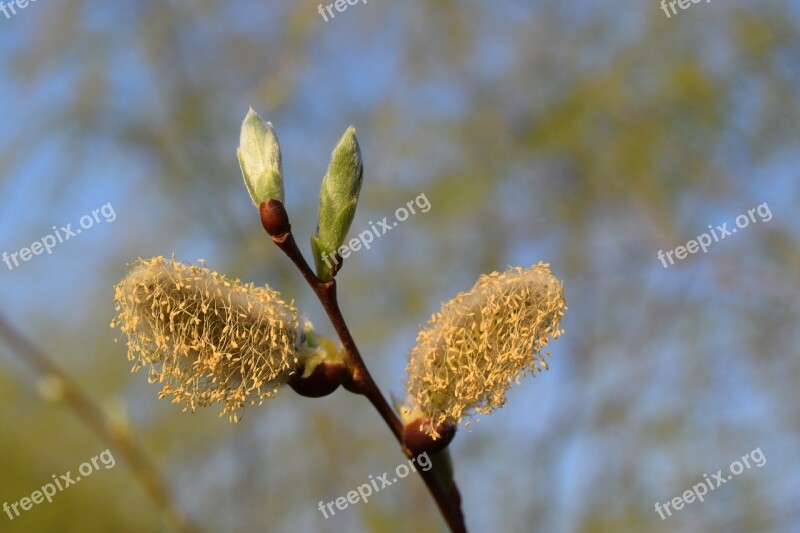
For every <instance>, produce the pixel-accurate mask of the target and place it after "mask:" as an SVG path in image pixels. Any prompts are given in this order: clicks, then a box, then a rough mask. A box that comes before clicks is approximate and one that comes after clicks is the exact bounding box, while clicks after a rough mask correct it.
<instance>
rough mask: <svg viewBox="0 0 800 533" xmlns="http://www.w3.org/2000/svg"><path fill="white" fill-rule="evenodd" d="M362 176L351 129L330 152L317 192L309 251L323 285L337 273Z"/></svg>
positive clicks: (358, 149) (356, 143)
mask: <svg viewBox="0 0 800 533" xmlns="http://www.w3.org/2000/svg"><path fill="white" fill-rule="evenodd" d="M363 176H364V166H363V163H362V160H361V149H360V148H359V146H358V139H356V129H355V128H354V127H353V126H350V127H349V128H347V131H345V132H344V135H342V138H341V139H340V140H339V143H338V144H337V145H336V148H334V149H333V153H332V154H331V162H330V165H329V166H328V172H327V173H326V174H325V177H324V178H323V179H322V185H321V187H320V191H319V217H318V221H317V231H316V232H315V233H314V235H313V236H312V237H311V248H312V251H313V254H314V261H315V263H316V266H317V276H318V277H319V278H320V279H321V280H323V281H328V280H330V279H331V278H333V276H334V275H335V274H336V271H337V270H338V268H337V267H338V263H339V261H340V260H341V259H340V258H338V257H337V255H336V252H337V250H338V249H339V247H340V246H341V245H342V243H343V242H344V240H345V238H346V237H347V232H348V230H349V229H350V224H351V223H352V222H353V217H354V216H355V214H356V206H357V205H358V194H359V192H361V181H362V178H363Z"/></svg>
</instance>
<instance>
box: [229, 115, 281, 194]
mask: <svg viewBox="0 0 800 533" xmlns="http://www.w3.org/2000/svg"><path fill="white" fill-rule="evenodd" d="M236 155H237V157H238V158H239V166H240V167H241V169H242V176H243V177H244V184H245V185H246V186H247V191H248V192H249V193H250V198H251V199H252V200H253V203H254V204H255V205H256V207H258V206H259V205H261V204H262V203H263V202H267V201H269V200H278V201H280V202H283V170H282V168H281V147H280V145H279V144H278V137H277V136H276V135H275V130H274V129H273V128H272V123H270V122H266V121H264V120H263V119H262V118H261V117H260V116H259V115H258V113H256V112H255V111H254V110H253V108H252V107H251V108H250V111H248V112H247V116H246V117H244V121H243V122H242V131H241V135H240V137H239V149H238V150H236Z"/></svg>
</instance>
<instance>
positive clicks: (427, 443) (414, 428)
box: [403, 418, 456, 455]
mask: <svg viewBox="0 0 800 533" xmlns="http://www.w3.org/2000/svg"><path fill="white" fill-rule="evenodd" d="M430 433H431V421H430V420H429V419H427V418H417V419H416V420H413V421H412V422H409V423H408V424H406V427H405V428H404V429H403V446H405V447H406V448H408V449H409V450H410V451H411V452H412V453H413V454H414V455H419V454H421V453H425V452H427V453H436V452H440V451H442V450H444V449H445V448H447V446H448V445H449V444H450V442H451V441H452V440H453V437H455V435H456V426H455V424H439V425H438V426H437V427H436V433H438V434H439V438H437V439H436V440H434V439H433V437H432V436H431V435H430Z"/></svg>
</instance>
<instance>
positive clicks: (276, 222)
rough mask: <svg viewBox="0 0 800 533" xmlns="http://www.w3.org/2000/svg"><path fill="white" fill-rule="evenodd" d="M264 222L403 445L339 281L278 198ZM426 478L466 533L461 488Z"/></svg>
mask: <svg viewBox="0 0 800 533" xmlns="http://www.w3.org/2000/svg"><path fill="white" fill-rule="evenodd" d="M260 213H261V221H262V224H263V225H264V229H266V230H267V233H269V234H270V235H271V236H272V240H273V242H274V243H275V244H276V245H277V246H278V248H280V249H281V250H282V251H283V252H284V253H285V254H286V255H287V256H288V257H289V259H291V260H292V262H293V263H294V264H295V266H296V267H297V268H298V270H300V273H301V274H302V275H303V277H304V278H305V280H306V282H308V284H309V286H310V287H311V289H312V290H313V291H314V293H315V294H316V295H317V298H319V301H320V303H321V304H322V307H323V308H324V309H325V312H326V313H327V315H328V318H330V321H331V323H332V324H333V328H334V329H335V330H336V334H337V335H338V336H339V339H340V340H341V342H342V346H343V347H344V349H345V352H346V353H347V356H348V363H349V366H350V368H351V370H352V383H349V384H347V388H348V390H350V391H351V392H354V393H356V394H362V395H364V396H366V398H367V399H368V400H369V401H370V403H372V405H373V406H374V407H375V409H376V410H377V411H378V413H379V414H380V415H381V417H382V418H383V420H384V422H386V425H387V426H389V429H391V430H392V433H393V434H394V436H395V438H396V439H397V441H398V442H399V443H400V445H401V446H402V445H403V424H402V422H401V421H400V419H399V418H398V417H397V415H396V414H395V412H394V410H393V409H392V408H391V407H390V406H389V403H388V402H387V401H386V399H385V398H384V396H383V394H382V393H381V391H380V389H379V388H378V385H377V384H376V383H375V380H374V379H373V378H372V375H371V374H370V373H369V370H368V369H367V365H366V364H365V363H364V359H363V358H362V357H361V353H360V352H359V351H358V347H357V346H356V343H355V341H354V340H353V336H352V335H351V334H350V329H349V328H348V327H347V323H346V322H345V319H344V317H343V316H342V312H341V310H340V309H339V301H338V298H337V295H336V280H335V279H333V280H331V281H327V282H324V281H322V280H320V279H319V278H318V277H317V276H316V274H314V272H313V271H312V270H311V267H309V265H308V263H307V262H306V260H305V258H304V257H303V254H302V252H301V251H300V249H299V248H298V246H297V242H296V241H295V239H294V236H293V235H292V231H291V225H290V224H289V217H288V215H287V213H286V209H285V208H284V206H283V204H282V203H281V202H279V201H278V200H270V201H269V202H268V203H267V202H264V203H262V204H261V206H260ZM403 453H404V454H405V455H406V457H408V458H409V459H411V458H412V456H413V453H412V452H411V450H409V449H407V448H406V447H405V446H403ZM417 471H418V472H419V474H420V475H421V476H422V479H423V480H424V481H425V485H426V486H427V487H428V490H429V491H430V493H431V495H432V496H433V498H434V499H435V500H436V504H437V505H438V507H439V510H440V511H441V513H442V515H443V516H444V519H445V521H446V522H447V525H448V526H449V528H450V531H451V532H453V533H466V531H467V529H466V525H465V524H464V516H463V514H462V512H461V504H460V502H461V497H460V494H459V492H458V488H457V487H456V485H455V482H453V487H452V489H451V491H450V493H449V494H448V492H447V491H446V490H445V488H444V487H443V486H442V484H441V482H440V480H439V478H438V477H436V475H435V473H434V471H433V469H430V470H427V471H422V470H417Z"/></svg>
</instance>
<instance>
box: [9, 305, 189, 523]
mask: <svg viewBox="0 0 800 533" xmlns="http://www.w3.org/2000/svg"><path fill="white" fill-rule="evenodd" d="M0 340H3V341H5V344H6V345H7V346H8V347H9V348H10V351H11V353H12V354H13V355H14V356H15V357H16V358H17V359H19V360H20V361H21V362H22V363H23V364H24V365H25V366H27V367H28V368H29V369H30V370H31V371H32V372H33V373H34V374H36V375H37V376H38V377H39V378H40V379H44V378H51V379H52V378H55V379H56V380H57V381H58V384H59V385H60V387H61V389H62V391H63V392H62V394H61V396H60V398H59V400H60V401H62V402H63V403H64V404H66V406H67V407H69V408H70V409H72V411H73V412H74V413H75V414H76V415H77V416H78V418H80V419H81V420H83V422H84V423H86V425H87V426H89V427H90V428H91V429H92V431H94V433H95V434H96V435H97V436H98V437H99V438H100V440H101V441H103V442H106V443H110V444H111V445H113V446H114V447H115V448H116V449H117V450H118V451H119V452H120V453H121V454H122V458H123V459H124V460H125V462H126V463H127V464H128V466H129V467H130V468H131V471H132V472H133V474H134V476H135V477H136V478H137V479H138V480H139V482H140V483H141V484H142V486H143V487H144V489H145V491H146V492H147V494H148V495H149V496H150V498H151V499H152V500H153V502H154V503H155V504H156V506H157V507H158V508H159V509H160V510H161V512H162V513H163V515H164V518H165V519H166V521H167V522H168V523H169V524H170V525H171V526H172V528H174V529H175V531H178V532H180V533H195V532H196V531H198V530H197V528H196V527H195V526H194V525H193V524H192V523H191V522H190V521H189V519H188V518H187V517H186V516H185V515H184V514H183V512H182V511H181V510H180V508H179V507H178V505H177V503H176V502H174V501H173V499H172V496H171V495H170V492H169V490H168V489H167V486H166V484H165V483H164V481H163V479H162V478H161V475H160V474H159V472H158V470H157V469H156V467H155V465H153V463H152V462H151V461H150V460H149V459H148V458H147V456H146V455H145V453H144V451H142V449H141V448H139V447H138V445H137V444H136V443H135V442H133V440H132V439H131V437H130V434H129V433H128V431H127V430H125V431H122V430H120V428H117V427H114V426H113V424H112V423H111V422H110V421H109V419H108V417H107V416H106V414H105V412H104V411H103V409H102V408H101V407H100V406H99V405H97V404H96V403H95V402H94V401H93V400H92V399H91V398H90V397H89V396H88V395H87V394H86V393H84V392H83V390H81V388H80V386H79V385H78V384H77V383H76V382H74V381H72V379H70V378H69V377H68V376H67V375H66V374H65V373H64V372H63V371H62V370H61V369H60V368H59V367H58V366H56V365H55V364H54V363H53V362H52V361H50V359H49V358H48V357H47V356H46V355H45V354H44V352H42V351H41V350H40V349H39V348H38V347H37V346H36V345H35V344H33V342H32V341H30V340H29V339H28V338H27V337H25V336H24V335H23V334H22V333H20V332H19V331H17V330H16V329H15V328H14V327H13V326H12V325H11V324H10V323H9V322H8V320H7V319H6V318H5V317H4V316H2V315H1V314H0Z"/></svg>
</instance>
